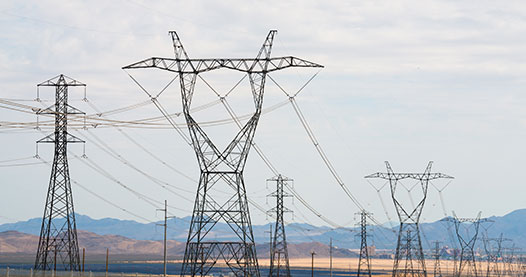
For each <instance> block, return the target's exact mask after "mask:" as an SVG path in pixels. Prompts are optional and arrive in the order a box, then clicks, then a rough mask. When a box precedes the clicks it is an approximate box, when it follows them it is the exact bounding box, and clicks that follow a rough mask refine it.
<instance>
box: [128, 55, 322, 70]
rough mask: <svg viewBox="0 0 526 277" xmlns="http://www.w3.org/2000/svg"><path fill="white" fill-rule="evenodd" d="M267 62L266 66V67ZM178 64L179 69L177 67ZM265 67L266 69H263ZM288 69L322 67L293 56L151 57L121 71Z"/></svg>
mask: <svg viewBox="0 0 526 277" xmlns="http://www.w3.org/2000/svg"><path fill="white" fill-rule="evenodd" d="M267 62H268V65H267ZM178 63H180V69H179V67H178V65H177V64H178ZM265 67H266V69H265ZM289 67H317V68H323V65H320V64H317V63H313V62H309V61H307V60H304V59H300V58H296V57H293V56H287V57H276V58H270V59H266V58H256V59H254V58H249V59H239V58H234V59H174V58H160V57H152V58H149V59H145V60H142V61H140V62H136V63H133V64H130V65H127V66H125V67H123V68H122V69H138V68H159V69H162V70H167V71H171V72H177V73H193V74H199V73H203V72H207V71H212V70H215V69H220V68H228V69H232V70H237V71H240V72H246V73H248V72H250V73H263V72H272V71H278V70H281V69H285V68H289Z"/></svg>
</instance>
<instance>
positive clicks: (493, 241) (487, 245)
mask: <svg viewBox="0 0 526 277" xmlns="http://www.w3.org/2000/svg"><path fill="white" fill-rule="evenodd" d="M482 240H483V242H484V251H485V252H486V257H487V262H488V264H487V268H486V277H489V276H490V275H491V276H497V277H500V276H501V274H502V273H501V271H500V269H499V259H501V258H502V243H503V242H504V241H511V240H510V239H507V238H503V237H502V233H501V234H500V236H499V237H498V238H488V237H487V236H483V238H482Z"/></svg>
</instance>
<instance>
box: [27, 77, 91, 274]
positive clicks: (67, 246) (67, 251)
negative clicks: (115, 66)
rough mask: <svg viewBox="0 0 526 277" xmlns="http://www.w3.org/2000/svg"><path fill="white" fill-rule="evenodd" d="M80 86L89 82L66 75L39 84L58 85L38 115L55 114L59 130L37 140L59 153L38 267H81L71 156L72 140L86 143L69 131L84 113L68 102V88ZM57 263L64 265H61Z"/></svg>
mask: <svg viewBox="0 0 526 277" xmlns="http://www.w3.org/2000/svg"><path fill="white" fill-rule="evenodd" d="M77 86H81V87H85V86H86V85H85V84H82V83H80V82H78V81H76V80H73V79H71V78H69V77H67V76H65V75H62V74H61V75H59V76H57V77H55V78H52V79H50V80H47V81H45V82H43V83H41V84H39V85H37V89H39V88H40V87H55V104H54V105H53V106H51V107H49V108H47V109H43V110H41V111H39V112H37V114H50V115H54V116H55V132H54V133H53V134H50V135H48V136H46V137H44V138H43V139H41V140H39V141H37V143H54V144H55V154H54V157H53V166H52V168H51V178H50V181H49V188H48V192H47V198H46V206H45V207H44V216H43V218H42V228H41V230H40V240H39V243H38V249H37V256H36V260H35V267H34V268H35V270H52V269H53V270H56V269H63V270H66V271H79V270H80V256H79V246H78V242H77V226H76V223H75V210H74V209H73V195H72V192H71V184H70V178H69V166H68V158H67V152H68V149H67V145H68V143H84V141H83V140H81V139H79V138H77V137H75V136H73V135H71V134H70V133H68V115H72V114H84V113H83V112H81V111H79V110H78V109H76V108H74V107H72V106H70V105H69V104H68V88H69V87H77ZM57 265H62V266H60V267H58V268H57Z"/></svg>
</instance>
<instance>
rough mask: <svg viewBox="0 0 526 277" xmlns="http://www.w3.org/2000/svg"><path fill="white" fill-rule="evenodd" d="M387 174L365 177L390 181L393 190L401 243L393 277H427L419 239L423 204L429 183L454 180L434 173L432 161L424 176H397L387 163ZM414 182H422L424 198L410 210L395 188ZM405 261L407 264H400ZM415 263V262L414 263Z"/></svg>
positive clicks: (397, 250) (399, 241) (418, 174)
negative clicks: (406, 181) (408, 181)
mask: <svg viewBox="0 0 526 277" xmlns="http://www.w3.org/2000/svg"><path fill="white" fill-rule="evenodd" d="M385 165H386V167H387V173H380V172H378V173H375V174H371V175H368V176H366V177H365V178H380V179H384V180H388V181H389V185H390V188H391V198H392V199H393V203H394V206H395V208H396V212H397V214H398V218H399V220H400V229H399V231H398V242H397V246H396V253H395V260H394V265H393V277H397V276H405V277H407V274H409V275H411V276H419V277H420V276H427V270H426V266H425V261H424V252H423V250H422V241H421V239H420V229H419V226H418V225H419V221H420V215H421V214H422V209H423V208H424V203H425V201H426V197H427V189H428V186H429V182H430V181H432V180H436V179H441V178H448V179H452V178H453V177H451V176H448V175H445V174H442V173H431V166H432V165H433V162H429V164H428V165H427V168H426V170H425V171H424V173H395V172H393V169H392V168H391V165H390V164H389V162H385ZM405 179H412V180H416V181H417V182H419V183H420V186H421V188H422V193H423V195H422V199H421V200H420V202H418V204H417V205H416V206H415V207H414V208H413V209H410V210H409V209H407V208H406V207H404V206H403V205H402V203H401V202H399V200H398V199H397V197H396V188H397V186H398V185H399V184H400V183H401V181H402V180H405ZM403 260H405V261H406V262H405V264H404V265H401V264H400V262H401V261H403ZM413 260H415V261H413Z"/></svg>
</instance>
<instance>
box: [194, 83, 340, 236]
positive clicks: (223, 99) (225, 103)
mask: <svg viewBox="0 0 526 277" xmlns="http://www.w3.org/2000/svg"><path fill="white" fill-rule="evenodd" d="M198 76H199V78H200V79H201V80H202V81H203V82H204V83H205V84H206V86H207V87H208V88H210V89H211V90H212V91H213V92H214V93H215V94H216V96H217V97H219V99H220V100H221V103H222V104H223V106H224V107H225V109H226V110H227V112H228V114H229V115H230V117H232V119H233V120H234V122H235V123H236V125H237V126H238V128H240V129H241V128H243V126H242V124H241V122H240V121H239V118H238V117H237V115H236V113H235V112H234V110H233V109H232V107H231V106H230V104H228V100H227V98H226V96H227V95H229V94H230V93H231V92H232V91H233V90H234V89H235V88H236V87H237V86H238V85H239V82H238V83H236V85H235V86H234V87H233V88H232V89H231V90H229V91H228V93H226V94H225V96H224V97H222V96H221V94H220V93H219V92H217V91H216V90H215V89H214V88H213V87H212V86H211V85H210V84H209V83H208V82H207V81H206V80H205V79H204V78H203V77H202V76H201V75H198ZM269 77H270V76H269ZM252 147H254V149H255V150H256V153H257V154H258V156H259V157H260V158H261V159H262V160H263V162H264V163H265V165H266V166H267V167H268V168H269V169H270V171H271V172H272V173H273V174H274V175H278V174H279V172H278V170H277V169H276V167H275V166H274V165H273V164H272V163H271V162H270V160H269V158H268V157H267V156H266V155H265V154H264V153H263V150H261V148H260V147H259V146H258V145H257V144H256V142H255V141H253V142H252ZM285 185H286V186H287V188H288V189H289V190H290V192H291V193H292V194H293V195H294V197H296V198H297V199H298V200H299V201H300V202H301V203H302V204H303V205H304V206H305V207H306V208H307V209H309V210H310V211H311V212H312V213H313V214H315V215H316V216H317V217H319V218H320V219H321V220H322V221H324V222H326V223H327V224H329V225H331V226H332V227H334V228H344V227H343V226H341V225H339V224H337V223H335V222H334V221H332V220H330V219H328V218H327V217H325V216H324V215H322V214H321V213H320V212H318V211H317V210H316V209H314V207H312V206H311V205H310V204H309V203H308V202H307V201H306V200H305V199H304V198H303V197H302V196H301V195H300V194H299V193H298V192H297V191H296V190H295V189H294V188H293V187H292V186H290V185H289V184H285Z"/></svg>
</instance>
